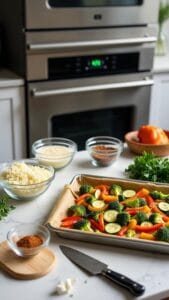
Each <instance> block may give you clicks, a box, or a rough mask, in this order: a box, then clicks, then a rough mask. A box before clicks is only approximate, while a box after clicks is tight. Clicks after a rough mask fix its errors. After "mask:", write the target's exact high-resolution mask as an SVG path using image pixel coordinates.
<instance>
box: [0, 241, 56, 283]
mask: <svg viewBox="0 0 169 300" xmlns="http://www.w3.org/2000/svg"><path fill="white" fill-rule="evenodd" d="M55 262H56V257H55V255H54V253H53V252H52V251H51V250H50V249H49V248H44V249H42V250H41V251H40V253H39V254H37V255H35V256H32V257H30V258H23V257H19V256H17V255H16V254H15V253H14V252H13V251H12V250H11V249H10V248H9V246H8V243H7V242H6V241H4V242H3V243H1V244H0V266H1V267H2V268H3V269H4V270H5V271H7V272H8V273H9V274H10V275H11V276H13V277H15V278H19V279H36V278H39V277H41V276H44V275H46V274H48V273H49V272H50V271H51V270H52V268H53V266H54V264H55Z"/></svg>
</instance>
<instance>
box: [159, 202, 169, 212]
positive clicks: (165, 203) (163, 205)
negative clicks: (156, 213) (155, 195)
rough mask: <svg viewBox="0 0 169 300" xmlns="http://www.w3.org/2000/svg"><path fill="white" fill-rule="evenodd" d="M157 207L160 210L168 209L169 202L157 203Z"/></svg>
mask: <svg viewBox="0 0 169 300" xmlns="http://www.w3.org/2000/svg"><path fill="white" fill-rule="evenodd" d="M158 207H159V209H160V210H162V211H168V210H169V203H167V202H160V203H158Z"/></svg>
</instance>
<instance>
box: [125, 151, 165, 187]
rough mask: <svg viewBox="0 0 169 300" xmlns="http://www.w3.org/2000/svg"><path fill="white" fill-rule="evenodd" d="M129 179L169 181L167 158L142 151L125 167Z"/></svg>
mask: <svg viewBox="0 0 169 300" xmlns="http://www.w3.org/2000/svg"><path fill="white" fill-rule="evenodd" d="M125 172H126V173H127V174H128V176H129V178H131V179H138V180H146V181H152V182H161V183H169V159H168V158H161V157H156V156H155V155H153V154H151V153H146V152H144V153H143V155H141V156H137V157H136V158H135V159H134V162H133V163H132V164H130V165H129V166H128V168H127V169H125Z"/></svg>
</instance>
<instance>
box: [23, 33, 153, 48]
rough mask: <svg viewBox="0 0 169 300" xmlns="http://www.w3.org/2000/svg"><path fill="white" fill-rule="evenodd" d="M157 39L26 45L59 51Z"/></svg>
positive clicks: (140, 42)
mask: <svg viewBox="0 0 169 300" xmlns="http://www.w3.org/2000/svg"><path fill="white" fill-rule="evenodd" d="M156 41H157V38H156V37H154V36H149V37H148V36H147V37H138V38H127V39H113V40H100V41H84V42H83V41H82V42H70V43H44V44H28V45H27V48H28V50H35V51H41V50H59V49H63V48H64V49H65V48H66V49H68V48H79V47H85V48H89V47H98V46H101V47H107V46H116V45H129V44H143V43H153V42H156Z"/></svg>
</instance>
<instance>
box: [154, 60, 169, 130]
mask: <svg viewBox="0 0 169 300" xmlns="http://www.w3.org/2000/svg"><path fill="white" fill-rule="evenodd" d="M149 123H150V124H152V125H156V126H159V127H161V128H163V129H169V55H168V56H164V57H159V58H158V57H157V58H156V63H155V72H154V86H153V88H152V96H151V106H150V119H149Z"/></svg>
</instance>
